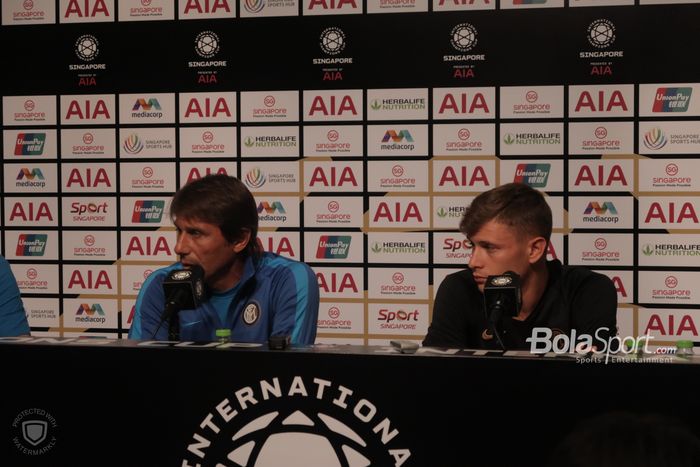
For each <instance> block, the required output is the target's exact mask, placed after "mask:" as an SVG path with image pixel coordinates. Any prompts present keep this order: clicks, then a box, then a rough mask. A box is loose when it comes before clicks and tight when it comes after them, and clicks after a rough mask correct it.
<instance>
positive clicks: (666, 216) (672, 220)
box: [644, 201, 698, 224]
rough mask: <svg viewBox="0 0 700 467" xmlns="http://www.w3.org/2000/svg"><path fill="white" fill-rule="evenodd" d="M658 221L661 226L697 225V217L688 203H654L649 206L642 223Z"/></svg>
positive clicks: (691, 205)
mask: <svg viewBox="0 0 700 467" xmlns="http://www.w3.org/2000/svg"><path fill="white" fill-rule="evenodd" d="M652 221H658V222H659V223H661V224H683V223H690V224H698V215H697V213H696V212H695V207H694V206H693V204H692V203H690V202H676V201H662V202H659V201H654V202H652V203H651V204H650V205H649V209H648V211H647V214H646V216H645V217H644V223H645V224H649V223H651V222H652Z"/></svg>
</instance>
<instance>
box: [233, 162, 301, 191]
mask: <svg viewBox="0 0 700 467" xmlns="http://www.w3.org/2000/svg"><path fill="white" fill-rule="evenodd" d="M241 180H242V181H243V183H245V185H246V186H247V187H248V189H249V190H250V191H251V192H253V193H256V192H273V193H284V192H288V193H298V192H299V163H298V162H243V163H242V164H241Z"/></svg>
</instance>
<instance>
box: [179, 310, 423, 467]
mask: <svg viewBox="0 0 700 467" xmlns="http://www.w3.org/2000/svg"><path fill="white" fill-rule="evenodd" d="M336 313H337V315H338V316H339V315H340V313H339V311H338V312H332V311H330V310H329V316H333V315H335V314H336ZM232 394H236V397H227V398H225V399H223V400H222V401H221V402H219V403H218V405H216V406H215V408H214V407H212V409H211V410H210V411H209V412H208V415H206V417H204V419H203V421H202V422H201V423H199V424H198V428H196V429H195V430H196V431H195V432H194V433H193V435H192V439H191V440H190V442H189V445H188V446H187V448H186V451H185V453H184V457H183V459H182V464H183V465H237V466H249V467H273V466H280V465H308V466H313V465H319V466H347V467H359V466H368V465H392V466H395V467H398V466H401V465H403V464H404V463H405V462H406V461H407V460H408V459H409V458H410V456H411V451H410V449H408V448H407V447H406V446H405V445H403V444H402V437H401V436H400V432H399V429H398V428H397V427H396V426H395V425H394V423H393V422H392V420H391V419H390V418H389V417H388V416H387V415H385V414H384V413H383V411H382V410H381V408H380V407H378V406H377V405H375V404H374V403H373V402H372V401H370V400H368V399H366V398H363V397H362V395H361V394H359V393H358V392H357V391H355V390H353V389H352V388H347V387H345V386H343V385H342V384H337V383H335V382H333V381H330V380H326V379H321V378H318V377H316V378H314V377H301V376H289V377H273V378H269V379H263V380H260V381H258V382H256V383H253V384H251V385H249V386H245V387H242V388H239V389H237V390H235V391H233V392H232Z"/></svg>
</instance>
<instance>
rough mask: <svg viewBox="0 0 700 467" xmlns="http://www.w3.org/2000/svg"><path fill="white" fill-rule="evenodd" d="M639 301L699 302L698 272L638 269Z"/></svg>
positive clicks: (689, 303)
mask: <svg viewBox="0 0 700 467" xmlns="http://www.w3.org/2000/svg"><path fill="white" fill-rule="evenodd" d="M638 284H639V289H638V294H639V303H650V304H651V303H668V304H676V305H698V304H700V273H699V272H696V271H692V272H689V271H639V282H638Z"/></svg>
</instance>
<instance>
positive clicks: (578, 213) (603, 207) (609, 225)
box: [569, 196, 634, 229]
mask: <svg viewBox="0 0 700 467" xmlns="http://www.w3.org/2000/svg"><path fill="white" fill-rule="evenodd" d="M633 225H634V198H633V197H631V196H602V197H601V196H597V197H594V198H591V197H590V196H570V197H569V227H570V228H572V229H631V228H633Z"/></svg>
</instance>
